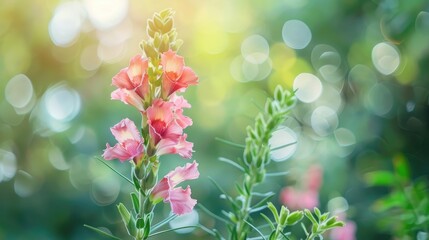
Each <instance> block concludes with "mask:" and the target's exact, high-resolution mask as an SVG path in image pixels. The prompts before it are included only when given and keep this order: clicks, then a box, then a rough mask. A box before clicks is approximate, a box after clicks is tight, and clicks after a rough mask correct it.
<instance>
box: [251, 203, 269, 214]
mask: <svg viewBox="0 0 429 240" xmlns="http://www.w3.org/2000/svg"><path fill="white" fill-rule="evenodd" d="M265 208H267V205H263V206H260V207H258V208H251V209H250V211H249V213H255V212H259V211H262V210H264V209H265Z"/></svg>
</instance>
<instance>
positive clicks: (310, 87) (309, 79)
mask: <svg viewBox="0 0 429 240" xmlns="http://www.w3.org/2000/svg"><path fill="white" fill-rule="evenodd" d="M293 90H294V91H296V93H295V95H296V97H297V98H298V99H299V100H300V101H302V102H305V103H310V102H314V101H316V99H317V98H319V97H320V95H321V94H322V90H323V87H322V82H321V81H320V79H319V78H318V77H316V76H315V75H313V74H310V73H301V74H299V75H298V76H296V78H295V80H294V81H293Z"/></svg>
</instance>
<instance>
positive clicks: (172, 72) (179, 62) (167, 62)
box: [161, 49, 185, 81]
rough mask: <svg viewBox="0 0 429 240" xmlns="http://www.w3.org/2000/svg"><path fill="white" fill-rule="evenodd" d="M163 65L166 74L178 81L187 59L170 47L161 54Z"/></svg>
mask: <svg viewBox="0 0 429 240" xmlns="http://www.w3.org/2000/svg"><path fill="white" fill-rule="evenodd" d="M161 65H162V69H163V71H164V74H165V75H167V76H168V78H169V79H171V80H172V81H176V80H177V79H179V78H180V77H181V75H182V71H183V67H184V66H185V60H184V58H183V57H181V56H179V55H177V54H176V53H175V52H173V51H172V50H171V49H170V50H168V51H167V52H164V53H163V54H161Z"/></svg>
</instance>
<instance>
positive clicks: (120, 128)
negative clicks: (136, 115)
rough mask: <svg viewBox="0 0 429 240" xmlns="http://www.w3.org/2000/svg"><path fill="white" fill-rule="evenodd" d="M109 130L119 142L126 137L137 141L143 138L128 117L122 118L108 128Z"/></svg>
mask: <svg viewBox="0 0 429 240" xmlns="http://www.w3.org/2000/svg"><path fill="white" fill-rule="evenodd" d="M110 131H111V132H112V134H113V136H114V137H115V139H116V140H117V141H118V142H119V143H123V142H124V141H125V140H128V139H134V140H136V141H138V142H142V140H143V139H142V137H141V136H140V132H139V131H138V130H137V127H136V125H135V124H134V122H133V121H131V120H130V119H128V118H125V119H122V121H120V122H119V123H117V124H116V125H115V126H113V127H112V128H110Z"/></svg>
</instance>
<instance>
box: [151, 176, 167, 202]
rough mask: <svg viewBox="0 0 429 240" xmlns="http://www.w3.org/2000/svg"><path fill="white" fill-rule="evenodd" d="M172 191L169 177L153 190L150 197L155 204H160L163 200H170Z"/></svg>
mask: <svg viewBox="0 0 429 240" xmlns="http://www.w3.org/2000/svg"><path fill="white" fill-rule="evenodd" d="M170 189H171V186H170V183H169V180H168V178H167V177H164V178H163V179H161V181H159V182H158V183H157V184H156V185H155V187H154V188H153V190H152V193H151V195H150V197H151V200H152V201H153V202H154V203H158V202H160V201H161V200H164V201H166V199H168V197H169V191H170Z"/></svg>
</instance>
